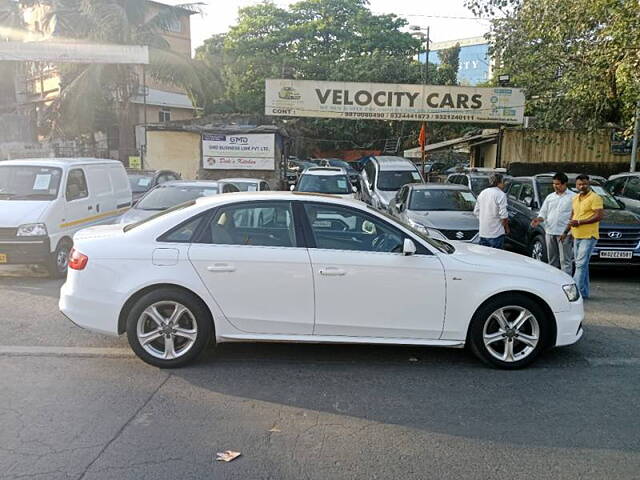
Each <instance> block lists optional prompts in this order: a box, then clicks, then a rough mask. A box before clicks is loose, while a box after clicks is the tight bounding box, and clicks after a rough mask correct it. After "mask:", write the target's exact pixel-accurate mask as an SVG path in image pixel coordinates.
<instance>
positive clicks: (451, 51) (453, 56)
mask: <svg viewBox="0 0 640 480" xmlns="http://www.w3.org/2000/svg"><path fill="white" fill-rule="evenodd" d="M438 58H439V59H440V64H439V65H438V77H439V83H441V84H442V85H457V84H458V70H459V69H460V44H459V43H456V44H455V45H454V46H453V47H451V48H444V49H442V50H439V51H438Z"/></svg>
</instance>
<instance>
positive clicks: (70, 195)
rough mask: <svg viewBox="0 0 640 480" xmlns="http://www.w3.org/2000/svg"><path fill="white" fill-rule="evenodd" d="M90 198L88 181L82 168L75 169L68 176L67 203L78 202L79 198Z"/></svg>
mask: <svg viewBox="0 0 640 480" xmlns="http://www.w3.org/2000/svg"><path fill="white" fill-rule="evenodd" d="M88 196H89V189H88V188H87V179H86V178H85V176H84V171H82V169H81V168H74V169H73V170H71V171H70V172H69V175H68V176H67V190H66V198H67V201H69V202H70V201H72V200H78V199H79V198H86V197H88Z"/></svg>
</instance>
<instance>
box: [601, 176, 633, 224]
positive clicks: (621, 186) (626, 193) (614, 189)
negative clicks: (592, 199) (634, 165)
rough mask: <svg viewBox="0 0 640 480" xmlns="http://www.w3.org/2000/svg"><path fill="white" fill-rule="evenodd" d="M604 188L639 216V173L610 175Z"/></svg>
mask: <svg viewBox="0 0 640 480" xmlns="http://www.w3.org/2000/svg"><path fill="white" fill-rule="evenodd" d="M604 188H605V190H607V191H608V192H609V193H610V194H611V195H614V196H615V197H616V198H617V199H618V200H621V201H622V202H623V203H624V205H625V206H626V207H627V209H628V210H631V211H632V212H633V213H637V214H639V215H640V173H620V174H618V175H611V176H610V177H609V181H608V182H607V183H605V184H604Z"/></svg>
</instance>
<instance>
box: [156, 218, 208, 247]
mask: <svg viewBox="0 0 640 480" xmlns="http://www.w3.org/2000/svg"><path fill="white" fill-rule="evenodd" d="M202 221H204V217H203V216H202V215H199V216H198V217H197V218H195V219H192V220H188V221H187V222H185V223H183V224H182V225H180V226H178V227H177V228H174V229H173V230H171V231H169V232H168V233H166V234H164V235H163V236H162V237H160V238H159V239H158V240H159V241H161V242H170V243H191V241H192V239H193V235H194V234H195V233H196V230H197V229H198V226H200V222H202Z"/></svg>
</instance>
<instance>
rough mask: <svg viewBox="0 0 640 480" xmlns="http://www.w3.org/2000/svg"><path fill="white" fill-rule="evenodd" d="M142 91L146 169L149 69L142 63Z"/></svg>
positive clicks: (143, 150) (143, 162)
mask: <svg viewBox="0 0 640 480" xmlns="http://www.w3.org/2000/svg"><path fill="white" fill-rule="evenodd" d="M142 93H143V99H144V100H143V101H144V106H143V110H142V113H143V116H144V118H143V120H144V145H143V146H142V148H141V150H142V151H141V152H140V170H144V164H145V162H146V160H147V70H146V69H145V67H144V65H142Z"/></svg>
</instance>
